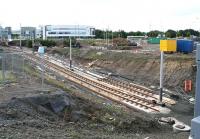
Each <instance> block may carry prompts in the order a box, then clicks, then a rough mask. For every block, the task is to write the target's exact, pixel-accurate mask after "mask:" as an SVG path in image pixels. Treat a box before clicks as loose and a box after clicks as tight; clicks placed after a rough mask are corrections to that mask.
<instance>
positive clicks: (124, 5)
mask: <svg viewBox="0 0 200 139" xmlns="http://www.w3.org/2000/svg"><path fill="white" fill-rule="evenodd" d="M0 5H1V6H0V25H1V26H3V27H5V26H11V27H12V28H13V29H18V28H19V27H20V24H21V26H35V27H38V26H40V25H89V26H94V27H95V28H97V29H103V30H105V29H109V30H114V31H117V30H125V31H144V32H147V31H149V30H160V31H166V30H167V29H173V30H180V29H187V28H192V29H195V30H200V0H0Z"/></svg>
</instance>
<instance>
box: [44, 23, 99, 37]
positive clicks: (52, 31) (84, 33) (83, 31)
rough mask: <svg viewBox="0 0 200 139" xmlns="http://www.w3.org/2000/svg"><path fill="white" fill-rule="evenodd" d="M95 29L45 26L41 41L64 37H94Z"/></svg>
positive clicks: (76, 26)
mask: <svg viewBox="0 0 200 139" xmlns="http://www.w3.org/2000/svg"><path fill="white" fill-rule="evenodd" d="M94 36H95V28H94V27H91V26H83V25H46V26H44V27H43V39H46V38H65V37H94Z"/></svg>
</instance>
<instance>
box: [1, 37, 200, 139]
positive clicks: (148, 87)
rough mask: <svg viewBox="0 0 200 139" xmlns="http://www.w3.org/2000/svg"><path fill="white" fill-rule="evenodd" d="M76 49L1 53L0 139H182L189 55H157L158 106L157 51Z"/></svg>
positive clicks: (189, 110)
mask: <svg viewBox="0 0 200 139" xmlns="http://www.w3.org/2000/svg"><path fill="white" fill-rule="evenodd" d="M97 42H99V40H97ZM97 42H96V43H97ZM102 42H104V40H103V41H102ZM108 42H111V40H107V41H106V43H108ZM70 43H71V41H70ZM80 44H81V45H82V44H84V45H87V46H84V47H81V48H77V47H71V44H70V47H64V48H63V47H58V46H56V47H51V48H50V47H48V48H45V49H44V47H43V46H40V47H38V49H32V48H27V47H23V46H22V47H18V46H1V76H0V77H1V88H0V90H1V91H0V92H1V97H0V102H1V103H0V111H1V113H0V125H1V126H0V137H1V138H81V139H82V138H115V139H127V138H136V139H137V138H138V139H161V138H162V139H165V138H166V139H169V138H173V139H185V138H188V137H189V135H190V130H191V126H190V125H191V120H192V118H193V113H194V103H195V97H194V95H195V78H196V69H197V67H196V66H195V65H196V64H195V56H196V55H195V51H193V52H192V53H189V54H183V53H177V52H175V53H173V54H170V53H169V54H164V55H165V60H164V75H163V86H164V87H163V90H162V99H161V98H160V97H161V96H160V86H159V85H160V49H159V45H156V44H155V45H153V44H146V43H143V44H144V45H143V46H142V45H141V46H140V47H132V49H131V50H110V49H109V47H110V46H106V44H105V45H102V46H103V47H102V46H90V45H89V44H86V43H85V40H83V41H80ZM145 44H146V45H145ZM106 47H107V48H106ZM186 80H189V81H191V82H192V83H191V82H189V83H190V84H189V85H190V86H189V88H188V87H186V86H185V81H186ZM191 84H192V85H191ZM160 99H161V100H160Z"/></svg>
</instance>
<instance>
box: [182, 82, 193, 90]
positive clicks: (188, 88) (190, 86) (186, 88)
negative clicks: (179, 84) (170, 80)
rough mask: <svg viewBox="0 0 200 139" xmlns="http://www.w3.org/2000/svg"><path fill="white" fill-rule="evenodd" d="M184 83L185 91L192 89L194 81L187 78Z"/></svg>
mask: <svg viewBox="0 0 200 139" xmlns="http://www.w3.org/2000/svg"><path fill="white" fill-rule="evenodd" d="M184 85H185V92H190V91H192V81H191V80H185V82H184Z"/></svg>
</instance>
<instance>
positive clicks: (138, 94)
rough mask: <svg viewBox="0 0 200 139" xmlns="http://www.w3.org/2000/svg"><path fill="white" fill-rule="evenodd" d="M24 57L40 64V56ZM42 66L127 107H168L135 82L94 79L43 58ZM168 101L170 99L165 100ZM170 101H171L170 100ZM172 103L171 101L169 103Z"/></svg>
mask: <svg viewBox="0 0 200 139" xmlns="http://www.w3.org/2000/svg"><path fill="white" fill-rule="evenodd" d="M24 56H25V58H26V59H28V60H31V61H34V62H36V63H37V64H40V61H41V58H40V57H39V56H35V55H32V54H28V53H25V55H24ZM44 66H45V67H46V68H48V69H50V70H52V71H54V72H57V73H59V74H60V75H61V76H63V77H65V78H67V79H68V80H70V81H72V82H75V83H76V84H78V85H81V86H83V87H85V88H87V89H90V90H91V91H93V92H95V93H97V94H98V95H101V96H103V97H106V98H108V99H111V100H113V101H116V102H118V103H121V104H123V105H125V106H127V107H130V108H134V109H137V110H141V111H144V112H148V113H168V112H169V109H167V108H164V107H161V106H160V105H157V104H156V102H157V100H158V97H157V95H155V94H154V93H153V91H152V90H150V89H148V88H145V87H142V86H137V85H135V84H128V83H126V82H121V81H117V80H113V79H110V78H107V79H102V80H98V79H94V78H90V77H89V76H87V75H85V74H80V72H79V73H77V72H76V71H72V70H70V69H68V68H66V67H64V66H61V65H58V64H56V63H54V62H52V61H51V62H50V61H49V60H48V59H46V58H45V60H44ZM166 102H168V103H169V102H170V101H166ZM171 102H173V101H172V100H171ZM169 104H173V103H169Z"/></svg>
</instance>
